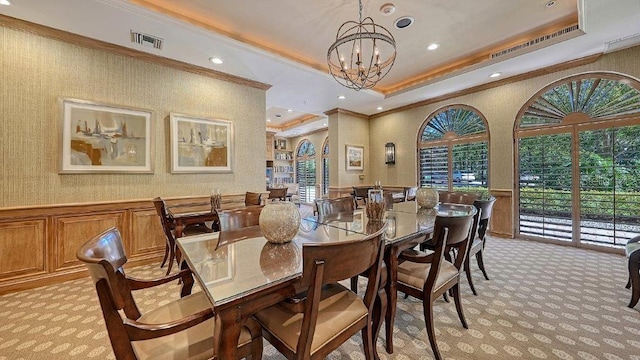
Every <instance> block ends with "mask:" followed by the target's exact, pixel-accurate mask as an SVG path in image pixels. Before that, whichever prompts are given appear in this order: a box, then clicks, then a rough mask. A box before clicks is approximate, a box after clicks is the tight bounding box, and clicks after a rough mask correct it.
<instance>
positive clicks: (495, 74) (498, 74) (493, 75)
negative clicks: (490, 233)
mask: <svg viewBox="0 0 640 360" xmlns="http://www.w3.org/2000/svg"><path fill="white" fill-rule="evenodd" d="M500 75H502V73H499V72H495V73H493V74H491V75H489V77H492V78H496V77H498V76H500Z"/></svg>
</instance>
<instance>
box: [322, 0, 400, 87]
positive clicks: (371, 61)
mask: <svg viewBox="0 0 640 360" xmlns="http://www.w3.org/2000/svg"><path fill="white" fill-rule="evenodd" d="M358 5H359V15H360V16H359V20H360V21H359V22H355V21H347V22H345V23H344V24H342V25H340V28H339V29H338V33H337V35H336V41H335V42H334V43H333V44H332V45H331V46H330V47H329V50H328V51H327V65H328V66H329V72H330V73H331V75H332V76H333V78H334V79H336V81H338V83H340V84H341V85H343V86H346V87H348V88H350V89H354V90H356V91H357V90H362V89H371V88H372V87H374V86H376V84H377V83H378V81H380V80H382V78H384V77H385V76H386V75H387V74H388V73H389V70H391V67H392V66H393V63H394V62H395V60H396V41H395V39H394V38H393V35H391V33H390V32H389V31H388V30H387V29H385V28H384V27H383V26H380V25H376V23H374V22H373V19H372V18H371V17H366V18H364V19H363V18H362V1H361V0H358ZM383 55H384V56H386V58H383V57H382V56H383Z"/></svg>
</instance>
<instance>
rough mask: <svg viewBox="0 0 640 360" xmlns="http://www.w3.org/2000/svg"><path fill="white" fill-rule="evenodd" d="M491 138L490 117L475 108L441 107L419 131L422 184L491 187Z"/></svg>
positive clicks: (473, 188)
mask: <svg viewBox="0 0 640 360" xmlns="http://www.w3.org/2000/svg"><path fill="white" fill-rule="evenodd" d="M488 142H489V132H488V131H487V126H486V121H485V119H484V117H483V116H482V115H481V114H480V113H479V112H478V111H477V110H475V109H474V108H472V107H469V106H466V105H451V106H447V107H445V108H442V109H439V110H437V111H436V112H434V113H433V114H432V115H431V116H429V117H428V118H427V120H425V122H424V123H423V125H422V127H421V128H420V132H419V133H418V175H419V185H420V186H423V185H429V186H431V187H434V188H437V189H443V190H459V191H475V192H478V191H484V190H487V187H488V186H487V184H488V168H489V166H488V158H489V157H488Z"/></svg>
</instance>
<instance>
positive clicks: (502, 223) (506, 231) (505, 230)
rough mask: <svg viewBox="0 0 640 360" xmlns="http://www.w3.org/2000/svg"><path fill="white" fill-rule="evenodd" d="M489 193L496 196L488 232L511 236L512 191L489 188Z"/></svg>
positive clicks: (512, 233)
mask: <svg viewBox="0 0 640 360" xmlns="http://www.w3.org/2000/svg"><path fill="white" fill-rule="evenodd" d="M490 192H491V195H493V196H495V197H496V202H495V203H494V204H493V213H492V214H491V226H490V227H489V233H490V234H491V235H494V236H499V237H507V238H513V237H514V231H513V191H512V190H501V189H500V190H498V189H491V190H490Z"/></svg>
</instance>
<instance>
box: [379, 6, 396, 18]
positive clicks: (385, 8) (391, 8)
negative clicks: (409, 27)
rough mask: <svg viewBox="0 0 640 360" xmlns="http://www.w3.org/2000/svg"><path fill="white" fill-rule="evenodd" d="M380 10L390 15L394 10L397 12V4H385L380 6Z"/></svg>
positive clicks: (383, 13) (385, 14)
mask: <svg viewBox="0 0 640 360" xmlns="http://www.w3.org/2000/svg"><path fill="white" fill-rule="evenodd" d="M380 12H381V13H382V15H384V16H389V15H391V14H393V13H394V12H396V6H395V5H393V4H384V5H382V6H380Z"/></svg>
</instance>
